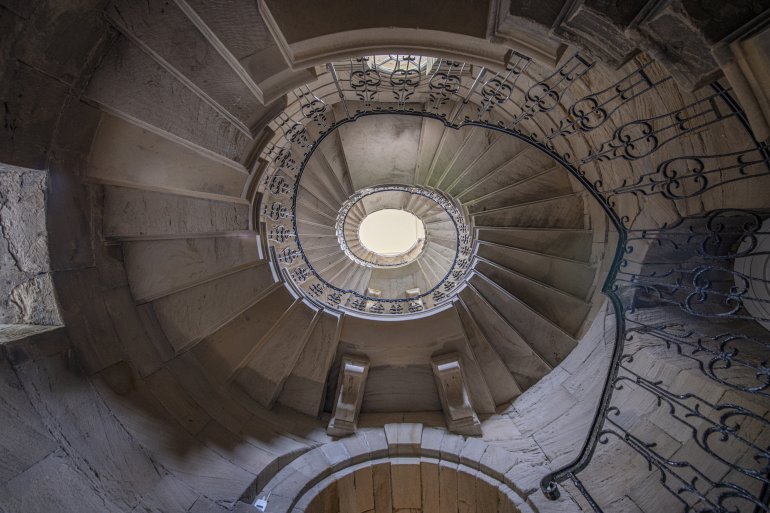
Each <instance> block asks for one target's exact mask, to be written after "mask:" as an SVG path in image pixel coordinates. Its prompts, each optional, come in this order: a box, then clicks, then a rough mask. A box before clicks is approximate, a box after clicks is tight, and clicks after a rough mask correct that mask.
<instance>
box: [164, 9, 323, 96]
mask: <svg viewBox="0 0 770 513" xmlns="http://www.w3.org/2000/svg"><path fill="white" fill-rule="evenodd" d="M176 3H177V5H179V6H180V7H181V8H182V9H183V10H184V11H185V13H186V14H187V16H188V17H189V18H190V20H191V21H192V22H193V23H195V25H196V26H197V27H198V30H200V31H201V33H202V34H203V35H204V36H205V37H206V39H207V40H208V41H209V44H210V45H211V46H212V47H213V48H214V49H215V50H216V51H217V52H218V53H219V54H220V55H222V57H223V58H224V59H226V60H227V61H228V63H229V64H230V66H231V67H232V68H233V69H234V70H235V71H236V72H237V73H238V74H239V76H240V77H241V79H242V80H243V81H244V83H246V84H247V85H248V86H249V89H251V90H252V91H253V93H254V94H255V95H256V96H257V98H258V99H259V100H260V101H261V102H262V103H263V104H264V103H270V102H272V101H274V100H276V99H277V98H280V97H281V96H283V95H285V94H286V93H288V92H289V91H291V90H292V89H294V88H296V87H299V86H301V85H303V84H306V83H308V82H311V81H312V80H313V79H314V78H315V76H316V74H315V71H314V70H313V68H309V69H297V70H296V71H292V70H291V69H290V68H289V65H288V64H287V63H286V60H285V58H284V57H283V55H282V53H281V51H280V49H279V48H278V45H277V44H276V43H275V40H274V39H273V37H272V36H271V35H270V31H269V30H268V27H267V23H266V22H265V20H264V19H263V18H262V16H261V14H260V13H259V10H258V8H257V5H256V4H255V3H254V2H251V1H249V0H229V1H228V2H227V3H226V4H222V3H220V2H210V1H207V0H177V1H176Z"/></svg>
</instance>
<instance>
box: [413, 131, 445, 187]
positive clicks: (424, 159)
mask: <svg viewBox="0 0 770 513" xmlns="http://www.w3.org/2000/svg"><path fill="white" fill-rule="evenodd" d="M443 132H444V124H443V123H441V122H440V121H438V120H435V119H431V118H422V124H421V126H420V143H419V147H418V152H417V156H416V158H415V181H414V183H415V184H416V185H426V184H427V183H428V182H427V179H428V173H429V171H430V166H431V163H432V162H433V156H434V155H435V154H436V149H437V148H438V145H439V142H440V141H441V137H442V135H443Z"/></svg>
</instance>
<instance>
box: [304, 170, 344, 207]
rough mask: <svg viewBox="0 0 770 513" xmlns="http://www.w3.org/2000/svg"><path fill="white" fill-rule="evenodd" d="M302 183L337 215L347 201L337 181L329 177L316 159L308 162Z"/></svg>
mask: <svg viewBox="0 0 770 513" xmlns="http://www.w3.org/2000/svg"><path fill="white" fill-rule="evenodd" d="M300 183H301V184H302V186H303V187H305V188H306V189H308V190H310V191H311V192H312V193H313V194H314V195H315V196H316V197H317V198H318V199H320V200H321V201H323V202H324V203H325V204H326V205H327V206H328V207H329V208H330V209H332V210H333V211H334V212H335V215H336V212H338V211H339V209H340V207H341V206H342V204H343V203H344V202H345V200H346V199H347V196H346V195H345V194H344V193H343V191H341V190H339V185H338V182H337V180H335V179H334V178H332V177H330V176H329V175H328V172H327V171H326V169H324V167H323V166H322V165H321V164H319V163H318V161H317V160H316V158H315V157H313V158H311V159H309V160H308V161H307V163H306V165H305V171H304V172H303V173H302V178H301V180H300Z"/></svg>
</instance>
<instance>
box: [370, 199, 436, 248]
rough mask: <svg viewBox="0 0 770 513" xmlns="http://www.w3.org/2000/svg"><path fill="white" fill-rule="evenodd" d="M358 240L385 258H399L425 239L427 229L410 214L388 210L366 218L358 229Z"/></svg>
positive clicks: (379, 211) (392, 209)
mask: <svg viewBox="0 0 770 513" xmlns="http://www.w3.org/2000/svg"><path fill="white" fill-rule="evenodd" d="M358 238H359V239H360V240H361V244H363V245H364V247H366V249H368V250H370V251H373V252H375V253H377V254H379V255H383V256H397V255H402V254H404V253H406V252H408V251H409V250H411V249H412V248H414V247H415V245H416V244H417V243H418V242H419V241H420V240H423V239H425V227H424V226H423V224H422V221H420V220H419V219H418V218H417V217H416V216H414V215H413V214H410V213H409V212H406V211H404V210H397V209H394V208H386V209H383V210H378V211H377V212H374V213H373V214H369V215H368V216H366V217H365V218H364V220H363V221H362V222H361V226H360V227H359V229H358Z"/></svg>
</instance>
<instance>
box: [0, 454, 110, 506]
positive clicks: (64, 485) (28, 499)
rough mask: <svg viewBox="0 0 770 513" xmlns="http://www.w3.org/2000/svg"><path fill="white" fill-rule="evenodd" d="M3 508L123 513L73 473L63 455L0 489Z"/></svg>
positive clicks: (57, 455) (34, 468) (41, 464)
mask: <svg viewBox="0 0 770 513" xmlns="http://www.w3.org/2000/svg"><path fill="white" fill-rule="evenodd" d="M0 505H2V507H3V508H4V509H5V510H6V511H8V512H9V513H22V512H28V511H45V510H49V509H53V510H55V511H73V512H74V511H84V510H87V511H103V512H105V513H122V512H123V511H124V510H123V509H122V508H120V507H119V506H118V505H116V504H115V503H113V502H112V501H110V500H109V499H108V498H107V497H105V496H104V495H103V494H102V493H100V492H99V491H98V490H96V489H94V488H93V486H92V484H91V483H90V482H89V480H88V479H87V478H86V477H85V476H83V475H82V474H80V473H79V472H77V471H76V470H74V469H73V468H72V466H71V465H70V463H69V462H68V461H67V459H66V457H65V456H64V455H63V454H62V453H56V454H51V455H50V456H48V457H47V458H45V459H44V460H42V461H41V462H40V463H38V464H37V465H35V466H34V467H32V468H31V469H29V470H27V471H26V472H24V473H23V474H21V475H19V476H18V477H16V478H15V479H13V480H11V481H9V482H8V483H6V484H4V485H2V486H0Z"/></svg>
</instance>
